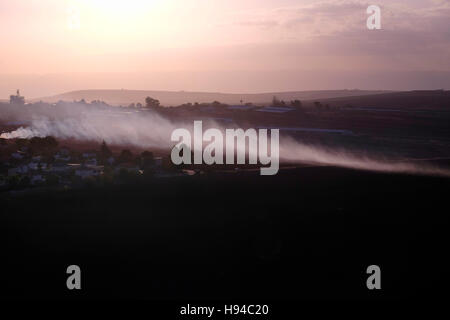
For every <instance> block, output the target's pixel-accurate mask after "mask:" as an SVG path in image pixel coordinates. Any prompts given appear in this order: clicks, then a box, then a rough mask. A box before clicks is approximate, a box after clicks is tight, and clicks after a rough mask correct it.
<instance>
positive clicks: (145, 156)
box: [141, 151, 155, 169]
mask: <svg viewBox="0 0 450 320" xmlns="http://www.w3.org/2000/svg"><path fill="white" fill-rule="evenodd" d="M141 159H142V168H143V169H146V168H148V167H151V166H153V165H154V164H155V157H154V156H153V152H150V151H144V152H142V153H141Z"/></svg>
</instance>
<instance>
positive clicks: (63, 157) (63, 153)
mask: <svg viewBox="0 0 450 320" xmlns="http://www.w3.org/2000/svg"><path fill="white" fill-rule="evenodd" d="M54 158H55V160H57V161H62V162H68V161H70V150H69V149H67V148H61V149H59V151H58V152H57V153H56V154H55V156H54Z"/></svg>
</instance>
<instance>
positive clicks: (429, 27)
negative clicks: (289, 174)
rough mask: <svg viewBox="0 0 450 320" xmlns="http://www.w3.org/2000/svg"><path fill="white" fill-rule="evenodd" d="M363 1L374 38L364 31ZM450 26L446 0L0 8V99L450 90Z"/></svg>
mask: <svg viewBox="0 0 450 320" xmlns="http://www.w3.org/2000/svg"><path fill="white" fill-rule="evenodd" d="M370 4H376V5H379V6H380V7H381V8H382V30H372V31H370V30H367V28H366V19H367V14H366V8H367V7H368V6H369V5H370ZM70 17H72V18H70ZM449 27H450V0H376V1H370V2H368V1H360V0H328V1H320V0H314V1H313V0H296V1H295V0H227V1H224V0H220V1H219V0H189V1H185V0H3V1H1V2H0V37H1V39H2V40H3V41H2V50H1V54H0V98H1V97H6V96H7V95H8V94H9V93H10V92H11V91H13V90H14V89H16V87H20V88H22V91H23V93H24V94H25V95H27V96H29V97H39V96H45V95H49V94H55V93H60V92H62V91H68V90H78V89H90V88H113V89H114V88H127V89H149V90H151V89H158V90H197V91H224V92H257V91H284V90H310V89H332V88H333V89H334V88H336V89H341V88H356V87H358V88H361V89H435V88H447V89H449V88H450V63H449V61H450V28H449Z"/></svg>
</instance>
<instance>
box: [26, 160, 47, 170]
mask: <svg viewBox="0 0 450 320" xmlns="http://www.w3.org/2000/svg"><path fill="white" fill-rule="evenodd" d="M28 168H29V169H30V170H40V169H41V170H45V169H46V168H47V164H46V163H41V162H30V163H29V164H28Z"/></svg>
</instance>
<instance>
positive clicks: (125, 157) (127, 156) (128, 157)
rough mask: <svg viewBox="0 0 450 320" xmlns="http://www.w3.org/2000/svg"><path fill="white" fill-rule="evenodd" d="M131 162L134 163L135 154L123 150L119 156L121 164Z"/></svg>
mask: <svg viewBox="0 0 450 320" xmlns="http://www.w3.org/2000/svg"><path fill="white" fill-rule="evenodd" d="M131 161H133V153H132V152H131V151H130V150H128V149H125V150H122V152H121V153H120V156H119V162H121V163H126V162H131Z"/></svg>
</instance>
